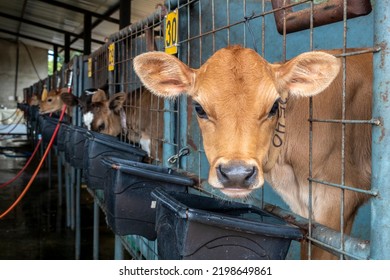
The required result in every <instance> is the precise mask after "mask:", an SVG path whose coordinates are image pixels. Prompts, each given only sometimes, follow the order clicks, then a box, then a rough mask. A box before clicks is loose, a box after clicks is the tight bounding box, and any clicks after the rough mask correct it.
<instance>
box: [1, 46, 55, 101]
mask: <svg viewBox="0 0 390 280" xmlns="http://www.w3.org/2000/svg"><path fill="white" fill-rule="evenodd" d="M17 48H18V43H17V42H13V41H9V40H6V39H0V85H1V86H0V106H4V107H7V108H15V107H16V100H15V98H14V97H15V95H16V97H17V100H18V101H19V102H21V101H23V88H26V87H29V86H30V85H32V84H34V83H35V82H37V81H38V80H39V79H44V78H46V77H47V63H48V62H47V53H48V50H46V49H41V48H37V47H32V46H28V45H24V44H23V43H21V42H20V43H19V69H18V74H17V75H16V69H17ZM26 48H28V50H29V52H30V54H31V59H30V56H29V54H28V52H27V49H26ZM31 60H32V61H31ZM33 65H35V69H36V70H37V71H35V69H34V66H33ZM37 72H38V74H37ZM16 76H17V86H16V92H15V78H16Z"/></svg>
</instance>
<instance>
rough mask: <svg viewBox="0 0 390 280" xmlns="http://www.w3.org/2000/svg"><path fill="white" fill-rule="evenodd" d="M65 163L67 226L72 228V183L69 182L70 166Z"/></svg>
mask: <svg viewBox="0 0 390 280" xmlns="http://www.w3.org/2000/svg"><path fill="white" fill-rule="evenodd" d="M64 163H65V204H66V226H67V227H70V226H71V217H70V216H71V211H70V208H71V203H70V200H71V199H70V196H71V191H70V188H71V186H70V182H69V176H70V174H69V165H68V163H67V162H66V161H64Z"/></svg>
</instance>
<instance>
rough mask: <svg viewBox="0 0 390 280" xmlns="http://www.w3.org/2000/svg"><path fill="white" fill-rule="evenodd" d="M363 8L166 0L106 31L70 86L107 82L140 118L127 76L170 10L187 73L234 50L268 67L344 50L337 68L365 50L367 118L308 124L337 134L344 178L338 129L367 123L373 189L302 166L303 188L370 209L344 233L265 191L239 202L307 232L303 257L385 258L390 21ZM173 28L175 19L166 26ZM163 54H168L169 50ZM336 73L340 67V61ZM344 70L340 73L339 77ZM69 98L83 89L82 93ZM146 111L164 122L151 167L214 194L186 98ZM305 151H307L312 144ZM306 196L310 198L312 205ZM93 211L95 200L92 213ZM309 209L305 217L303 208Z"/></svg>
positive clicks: (381, 5) (140, 243) (134, 80)
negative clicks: (190, 179)
mask: <svg viewBox="0 0 390 280" xmlns="http://www.w3.org/2000/svg"><path fill="white" fill-rule="evenodd" d="M347 2H348V3H347ZM351 2H353V4H352V3H351ZM369 4H370V1H368V0H367V1H364V0H359V1H347V0H321V1H320V0H303V1H298V0H272V1H270V0H268V1H266V0H242V1H241V0H240V1H239V0H168V1H166V3H165V6H160V7H158V8H157V10H156V12H155V13H154V14H152V15H150V16H149V17H148V18H145V19H144V20H142V21H140V22H138V23H135V24H132V25H131V26H129V27H127V28H125V29H123V30H121V31H120V32H118V33H115V34H112V35H111V36H110V37H109V41H108V42H107V44H106V45H104V46H102V47H101V49H99V50H98V51H97V52H95V53H94V54H92V55H91V56H89V57H85V58H79V61H78V67H79V68H78V69H81V77H80V79H81V80H80V81H79V82H78V86H80V87H82V88H88V87H100V86H102V85H103V84H105V83H107V84H108V93H109V95H110V96H113V95H114V94H115V93H117V92H120V91H124V92H128V93H131V96H133V98H134V102H132V101H131V100H130V102H129V104H128V105H127V108H126V110H132V111H135V112H137V115H138V117H139V119H138V120H140V119H141V118H142V116H143V114H144V112H143V111H142V106H141V103H139V101H138V100H140V98H139V96H140V95H141V92H142V90H143V89H142V85H141V83H140V81H139V79H138V77H137V76H136V74H135V73H134V71H133V66H132V62H133V58H134V57H135V56H137V55H138V54H141V53H143V52H147V51H152V50H159V51H164V50H166V47H165V46H166V42H165V41H166V40H167V23H166V15H167V14H168V13H170V12H174V13H175V14H174V15H171V16H170V19H171V18H172V17H173V18H175V21H176V24H177V26H178V29H177V33H175V34H173V33H169V34H168V35H169V36H174V37H172V38H170V39H169V40H170V41H169V42H168V47H173V48H174V49H176V48H177V56H178V58H179V59H180V60H182V61H183V62H184V63H186V64H188V65H189V66H190V67H192V68H199V67H200V66H201V65H202V64H203V63H204V62H205V61H206V60H207V59H208V58H209V57H210V56H211V55H212V54H213V53H214V52H215V51H217V50H218V49H220V48H223V47H225V46H228V45H234V44H240V45H243V46H244V47H248V48H252V49H254V50H256V51H257V52H258V53H259V54H260V55H261V56H263V57H264V58H265V59H266V60H267V61H269V62H280V61H286V60H288V59H291V58H293V57H295V56H296V55H298V54H300V53H303V52H306V51H312V50H320V49H321V50H331V49H342V50H343V53H342V55H341V57H343V59H344V61H345V58H346V57H347V56H352V55H357V54H360V53H373V55H374V65H373V67H374V81H373V116H372V119H370V120H347V119H345V116H343V118H342V119H337V120H335V119H329V120H328V119H326V120H324V119H314V118H313V117H311V118H310V119H309V120H308V121H309V122H310V124H311V125H314V124H318V123H327V124H335V125H338V126H339V127H340V130H341V135H342V141H341V142H342V144H341V145H342V155H340V157H341V162H340V163H339V168H340V170H341V171H342V172H341V173H342V174H344V175H345V170H344V168H345V160H346V159H345V156H344V147H345V145H346V144H345V141H344V140H345V139H344V137H345V127H346V126H349V125H354V126H370V127H371V126H372V132H373V133H372V182H371V184H372V185H371V190H367V191H364V190H362V189H360V188H358V186H349V185H346V183H345V181H344V180H343V179H341V180H340V181H338V182H327V181H322V180H320V178H315V176H313V174H311V166H312V163H311V162H308V163H307V168H308V170H309V174H310V176H309V178H308V188H312V187H313V186H312V185H313V183H316V184H321V185H323V186H325V187H326V188H338V189H340V190H341V191H340V193H341V195H340V201H344V194H345V192H346V191H352V192H364V193H365V194H368V195H369V196H370V197H371V199H370V202H369V203H366V205H364V206H363V207H361V208H360V210H359V213H358V215H357V218H356V219H355V223H354V228H353V230H352V233H351V236H348V235H346V234H345V233H344V232H343V231H341V232H337V231H334V230H331V229H328V228H326V227H323V226H322V225H319V224H317V223H315V222H314V221H313V220H312V219H311V217H310V215H309V217H308V219H304V218H302V217H298V216H296V215H294V214H293V213H291V212H290V211H288V210H286V209H288V206H287V205H286V204H285V203H284V202H283V201H282V200H281V199H280V197H279V196H278V195H277V194H276V193H275V192H274V191H273V190H272V187H271V186H269V185H267V184H266V185H265V187H263V188H262V189H261V190H259V191H256V192H255V194H254V195H253V196H252V197H251V198H250V199H247V200H246V201H244V202H246V203H249V204H255V205H257V206H261V207H264V208H265V209H267V210H268V211H271V212H272V213H274V214H276V215H279V216H281V217H284V218H288V219H289V222H293V223H295V224H296V225H298V226H300V227H302V228H304V229H305V230H307V241H308V243H309V246H308V250H309V251H308V256H309V258H310V248H311V244H313V245H320V246H322V247H323V248H325V249H326V250H330V251H331V252H333V253H334V254H336V255H337V256H338V257H339V258H340V259H346V258H352V259H368V258H371V259H390V250H388V248H390V230H389V227H390V211H389V210H388V205H390V190H389V188H387V185H386V178H387V175H388V174H389V171H390V170H389V162H390V158H389V153H388V151H389V150H390V147H389V145H390V144H389V140H388V139H387V132H388V131H387V130H388V121H389V120H390V115H389V110H388V107H389V104H388V103H389V98H388V90H389V89H388V84H389V78H388V77H389V75H388V74H387V73H389V71H390V69H389V68H390V66H389V58H388V54H389V51H388V45H389V39H390V38H389V36H390V35H389V33H388V30H389V27H390V26H389V25H390V22H389V20H388V17H387V15H388V14H390V5H389V4H390V3H389V1H375V3H372V11H371V9H370V8H369ZM354 5H356V6H354ZM356 7H357V8H356ZM329 13H331V14H332V15H334V16H332V17H331V18H332V22H329V21H327V19H329V17H330V16H329V15H330V14H329ZM168 21H169V20H168ZM168 21H167V22H168ZM172 23H173V21H171V22H170V24H172ZM173 30H176V29H168V32H173ZM374 35H375V36H374ZM173 39H174V40H173ZM348 48H363V50H361V51H359V52H357V53H354V52H352V53H351V52H348V51H347V49H348ZM170 52H171V53H175V51H171V50H170ZM81 59H83V60H82V61H81ZM343 68H344V69H345V64H344V66H343ZM90 70H91V73H90ZM345 73H346V72H345V71H344V80H345V78H346V77H345V75H346V74H345ZM76 92H81V90H80V88H78V90H77V91H76ZM341 94H342V96H343V100H344V102H343V108H344V109H346V108H348V104H346V102H345V88H344V90H343V93H341ZM137 96H138V97H137ZM156 104H157V105H156ZM161 104H162V105H161ZM149 105H150V108H152V110H151V112H150V114H153V120H154V121H155V122H156V123H163V124H164V125H163V132H164V133H163V135H162V136H161V135H160V134H159V133H158V132H157V133H156V134H155V135H152V137H151V138H152V145H155V147H156V148H155V150H154V154H153V164H157V165H164V166H173V167H176V168H179V169H182V170H185V171H187V172H189V173H191V174H194V175H196V177H197V178H198V179H199V180H198V185H197V187H196V188H194V189H193V190H191V192H202V193H203V194H207V195H211V196H221V194H220V193H219V192H217V191H215V190H214V189H212V188H211V187H210V186H208V184H207V183H206V181H207V176H208V169H209V164H208V162H207V159H206V156H205V152H204V149H203V146H202V138H201V134H200V131H199V127H198V124H197V121H196V116H195V114H194V112H193V110H192V108H191V102H190V101H189V100H188V98H187V97H185V96H182V97H180V98H178V99H177V100H157V101H156V100H154V101H153V103H150V104H149ZM308 110H310V108H308ZM77 124H79V123H77ZM313 134H314V133H313V131H312V130H311V131H310V132H309V135H310V141H311V143H312V141H313V140H312V139H313V136H315V135H313ZM121 139H122V140H123V141H126V142H128V141H129V140H128V138H127V137H126V136H125V135H122V137H121ZM307 152H308V153H309V154H311V153H312V152H313V151H312V145H311V148H310V149H309V150H308V151H307ZM344 175H343V176H342V178H344ZM94 195H97V196H99V194H94ZM307 199H308V200H309V201H310V199H311V198H310V197H308V198H307ZM309 204H310V203H309ZM97 205H98V203H97V202H96V207H95V212H96V213H97V212H98V206H97ZM341 205H343V203H341ZM342 208H343V207H342ZM308 211H309V213H311V209H308ZM95 219H96V217H95ZM341 223H343V209H341ZM341 228H342V227H341ZM116 241H117V243H116V244H117V245H118V250H117V251H118V254H117V255H116V257H117V258H121V253H120V252H121V248H120V247H121V244H123V245H124V246H125V248H126V249H127V250H128V251H129V252H130V254H131V255H132V256H133V257H134V258H139V259H157V258H158V252H157V247H156V244H155V242H151V241H148V240H146V239H143V238H140V237H138V236H121V237H119V236H117V237H116ZM299 250H300V245H299V243H297V242H295V243H294V244H293V246H291V249H290V252H289V255H288V258H290V259H297V258H299Z"/></svg>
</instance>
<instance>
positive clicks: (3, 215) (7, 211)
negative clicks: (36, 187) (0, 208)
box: [0, 105, 66, 219]
mask: <svg viewBox="0 0 390 280" xmlns="http://www.w3.org/2000/svg"><path fill="white" fill-rule="evenodd" d="M65 111H66V105H64V106H63V107H62V112H61V116H60V119H59V121H58V123H57V126H56V128H55V130H54V133H53V135H52V137H51V139H50V142H49V144H48V145H47V148H46V150H45V153H44V154H43V157H42V159H41V161H40V162H39V165H38V167H37V169H36V170H35V172H34V174H33V175H32V177H31V178H30V181H29V182H28V184H27V185H26V187H25V188H24V190H23V191H22V192H21V194H20V195H19V197H18V198H17V199H16V200H15V201H14V203H12V205H11V206H10V207H9V208H8V209H7V210H6V211H4V213H2V214H1V215H0V219H2V218H4V217H5V216H6V215H7V214H8V213H9V212H11V211H12V210H13V209H14V208H15V207H16V205H18V203H19V202H20V201H21V200H22V198H23V197H24V195H25V194H26V193H27V191H28V190H29V189H30V187H31V185H32V183H33V182H34V180H35V177H36V176H37V175H38V172H39V170H40V169H41V167H42V164H43V163H44V161H45V159H46V157H47V155H48V154H49V151H50V149H51V147H52V145H53V142H54V139H55V138H56V136H57V133H58V130H59V129H60V125H61V121H62V119H63V117H64V114H65ZM40 141H41V140H40Z"/></svg>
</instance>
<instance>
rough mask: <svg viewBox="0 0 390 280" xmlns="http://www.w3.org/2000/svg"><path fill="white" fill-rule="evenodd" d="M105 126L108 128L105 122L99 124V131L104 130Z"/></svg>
mask: <svg viewBox="0 0 390 280" xmlns="http://www.w3.org/2000/svg"><path fill="white" fill-rule="evenodd" d="M105 128H106V126H105V125H104V123H102V124H101V125H99V127H98V129H97V131H98V132H102V131H103V130H104V129H105Z"/></svg>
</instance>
